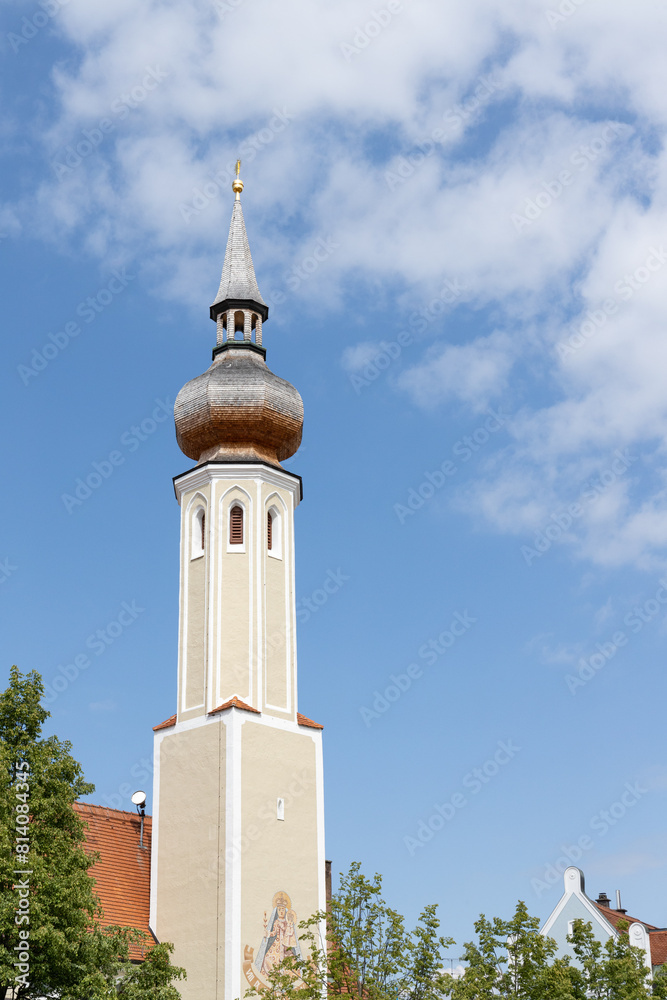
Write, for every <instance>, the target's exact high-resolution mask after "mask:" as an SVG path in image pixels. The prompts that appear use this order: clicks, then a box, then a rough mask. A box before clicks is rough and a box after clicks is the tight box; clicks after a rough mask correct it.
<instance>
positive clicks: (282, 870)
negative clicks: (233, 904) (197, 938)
mask: <svg viewBox="0 0 667 1000" xmlns="http://www.w3.org/2000/svg"><path fill="white" fill-rule="evenodd" d="M242 776H243V777H242V780H243V803H242V815H243V830H244V844H245V850H244V852H243V854H242V857H241V865H242V869H241V879H242V913H241V938H242V940H241V952H242V959H243V958H244V957H245V955H246V948H252V950H253V960H254V959H255V958H256V957H257V955H258V951H259V948H260V945H261V942H262V937H263V934H264V914H265V913H266V916H267V920H268V919H270V917H271V911H272V908H273V898H274V896H275V895H276V893H278V892H285V893H287V895H288V896H289V897H290V900H291V905H292V908H293V910H294V912H295V913H296V918H297V922H298V921H300V920H303V919H305V918H307V917H309V916H311V915H312V914H313V913H314V912H316V910H317V909H318V906H319V900H318V886H319V876H320V874H321V873H320V867H321V868H322V871H323V870H324V858H319V857H318V838H317V832H318V831H317V795H316V747H315V742H314V740H313V739H312V737H311V735H310V734H309V733H308V732H307V731H304V732H298V733H290V732H284V731H282V730H279V729H277V728H273V727H269V726H267V725H263V724H262V723H261V722H254V721H253V720H249V721H247V722H245V723H244V725H243V728H242ZM278 798H283V799H284V800H285V819H284V820H282V821H281V820H278V819H277V818H276V806H277V799H278ZM242 985H243V987H244V988H247V987H248V982H247V978H246V977H245V975H243V976H242Z"/></svg>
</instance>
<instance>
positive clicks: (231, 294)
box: [211, 160, 269, 320]
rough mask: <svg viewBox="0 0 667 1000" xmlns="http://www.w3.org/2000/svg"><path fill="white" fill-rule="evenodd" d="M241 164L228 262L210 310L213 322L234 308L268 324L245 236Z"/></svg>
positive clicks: (225, 264) (230, 229) (238, 165)
mask: <svg viewBox="0 0 667 1000" xmlns="http://www.w3.org/2000/svg"><path fill="white" fill-rule="evenodd" d="M240 167H241V161H240V160H238V161H237V164H236V180H235V181H234V183H233V184H232V190H233V191H234V192H235V195H236V199H235V201H234V208H233V210H232V221H231V223H230V226H229V237H228V239H227V250H226V251H225V262H224V264H223V266H222V277H221V279H220V287H219V288H218V294H217V295H216V297H215V302H214V303H213V305H212V306H211V319H213V320H215V319H216V318H217V316H218V314H219V313H221V312H224V311H225V310H226V309H229V308H230V307H231V308H234V307H235V306H240V307H243V306H246V307H250V308H252V307H253V306H254V307H255V308H256V309H257V311H258V312H259V313H260V314H261V316H262V319H263V320H266V319H267V317H268V315H269V308H268V306H267V304H266V302H265V301H264V299H263V298H262V296H261V294H260V291H259V288H258V286H257V279H256V277H255V268H254V266H253V263H252V255H251V253H250V244H249V243H248V234H247V233H246V228H245V222H244V219H243V209H242V207H241V192H242V191H243V181H241V180H239V172H240Z"/></svg>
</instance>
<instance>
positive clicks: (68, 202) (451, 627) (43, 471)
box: [0, 0, 667, 958]
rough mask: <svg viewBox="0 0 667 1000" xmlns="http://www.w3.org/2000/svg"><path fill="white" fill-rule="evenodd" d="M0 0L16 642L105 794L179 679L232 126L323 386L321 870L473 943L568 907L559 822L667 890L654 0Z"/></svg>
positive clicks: (315, 378)
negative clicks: (192, 435)
mask: <svg viewBox="0 0 667 1000" xmlns="http://www.w3.org/2000/svg"><path fill="white" fill-rule="evenodd" d="M1 17H2V26H1V29H0V30H1V32H2V35H1V42H0V44H1V45H2V50H3V51H2V54H3V59H2V69H1V70H0V72H1V73H2V78H1V79H2V104H3V118H2V140H3V141H2V152H1V154H0V165H1V166H0V169H1V170H2V180H3V185H2V195H1V197H0V234H1V238H0V255H1V257H2V276H3V280H4V296H3V309H4V330H5V337H4V340H3V346H4V352H5V364H4V365H3V368H2V373H1V375H0V379H1V380H2V398H3V403H4V408H5V425H4V426H5V435H4V461H5V468H6V475H5V484H6V486H5V489H4V490H3V492H2V499H1V503H2V524H3V526H4V529H3V540H2V548H1V550H0V560H4V562H2V570H1V572H0V581H1V582H0V600H1V602H2V603H1V605H0V606H1V607H2V621H3V627H2V632H1V642H2V662H3V664H4V666H3V671H4V674H5V676H6V675H7V673H8V670H9V666H10V664H11V663H13V662H16V663H18V665H19V666H20V667H21V669H22V670H24V671H27V670H30V669H37V670H40V671H41V672H42V674H43V675H44V678H45V681H46V682H47V684H49V685H51V687H52V686H53V681H54V679H55V678H56V677H60V678H63V677H64V678H65V680H66V681H67V683H66V685H64V684H63V681H62V680H60V681H59V682H58V685H57V687H60V688H61V690H60V692H56V693H57V696H56V697H54V698H53V699H52V701H51V703H50V705H49V707H50V710H51V712H52V719H51V720H50V725H51V726H52V728H53V731H55V732H57V733H58V734H59V735H60V736H61V737H63V738H68V739H70V740H71V741H72V743H73V746H74V752H75V755H76V756H77V757H78V759H79V760H81V762H82V764H83V766H84V769H85V773H86V775H87V777H88V778H89V779H90V780H91V781H93V782H94V783H95V785H96V792H95V795H94V796H93V800H94V801H96V802H102V803H104V802H106V803H107V804H111V805H116V806H121V807H123V808H127V807H128V805H129V795H130V794H131V792H132V791H134V790H135V789H136V788H137V787H139V786H148V790H149V791H150V773H149V769H150V764H148V766H147V763H146V762H150V760H151V757H152V732H151V727H152V726H153V725H155V724H156V723H158V722H160V721H162V720H163V719H164V718H166V717H167V716H169V715H171V713H172V712H173V711H174V702H175V684H176V631H177V588H178V543H179V540H178V525H179V520H178V508H177V505H176V501H175V499H174V495H173V489H172V485H171V478H172V477H173V476H175V475H177V474H179V473H182V472H184V471H185V470H187V469H188V468H189V467H190V463H189V461H188V459H186V458H185V456H183V455H182V454H181V453H180V452H179V450H178V448H177V445H176V441H175V436H174V430H173V422H172V418H171V416H170V411H171V407H172V406H173V402H174V399H175V397H176V394H177V392H178V390H179V389H180V387H181V386H182V385H183V383H184V382H186V381H187V380H189V379H190V378H192V377H193V376H195V375H196V374H198V373H200V372H201V371H203V370H204V368H205V367H206V366H207V364H208V363H209V358H210V349H211V346H212V344H213V338H214V327H213V324H212V323H211V322H210V320H209V318H208V306H209V304H210V302H211V301H212V296H213V295H214V293H215V290H216V288H217V285H218V280H219V274H220V268H221V264H222V257H223V253H224V247H225V242H226V236H227V229H228V225H229V217H230V213H231V206H232V197H233V196H232V194H231V190H230V184H231V169H230V168H231V165H232V164H233V162H234V160H235V159H236V157H237V155H240V156H241V157H242V159H243V172H242V173H243V179H244V181H245V184H246V188H245V191H244V195H243V203H244V212H245V218H246V224H247V228H248V232H249V237H250V241H251V246H252V250H253V254H254V260H255V268H256V272H257V277H258V281H259V286H260V288H261V290H262V293H263V295H264V297H265V299H266V300H267V302H269V303H270V306H271V318H270V320H269V323H268V324H267V327H266V330H265V344H266V346H267V348H268V362H269V365H270V366H271V367H272V368H273V370H274V371H275V372H276V373H277V374H279V375H281V376H283V377H285V378H288V379H289V380H290V381H291V382H293V383H294V384H295V385H296V386H297V387H298V389H299V390H300V392H301V394H302V396H303V398H304V403H305V412H306V422H305V432H304V440H303V446H302V448H301V449H300V451H299V452H298V454H297V455H296V456H295V457H294V458H293V459H291V460H290V462H289V463H288V466H289V468H290V469H293V470H294V471H296V472H298V473H299V474H300V475H302V476H303V479H304V502H303V504H302V506H301V507H300V508H299V510H298V512H297V571H298V588H297V589H298V595H297V596H298V599H299V602H300V603H299V605H298V608H299V622H300V625H299V666H300V680H299V684H300V710H301V711H303V712H304V713H305V714H306V715H309V716H311V717H312V718H314V719H316V720H318V721H320V722H322V723H323V724H324V725H325V727H326V728H325V750H326V758H325V759H326V803H327V854H328V856H329V857H331V858H332V860H333V863H334V870H336V871H339V870H341V869H345V868H347V866H348V864H349V862H350V861H351V860H355V859H358V860H360V861H362V862H363V864H364V866H365V867H366V868H367V870H369V871H371V872H372V871H379V872H382V873H383V874H384V876H385V888H386V895H387V897H388V899H389V900H390V902H391V903H392V904H393V905H394V906H396V907H397V908H398V909H400V910H403V911H404V912H406V913H407V914H408V916H409V918H410V919H414V918H416V915H417V913H418V912H419V909H420V908H421V907H422V906H424V905H425V904H427V903H429V902H437V903H439V904H440V913H441V917H442V921H443V929H444V931H445V932H446V933H447V934H452V935H453V936H454V937H455V938H456V939H457V941H458V942H459V943H460V942H463V941H464V940H466V939H469V938H470V936H471V933H472V923H473V920H474V919H475V917H476V916H477V914H478V913H480V912H482V911H483V912H485V913H486V914H487V915H493V914H497V915H507V914H509V913H510V912H511V911H512V909H513V906H514V904H515V901H516V900H517V899H518V898H522V899H525V900H526V902H527V904H528V906H529V908H530V909H531V911H532V912H534V913H536V914H537V915H539V916H541V917H544V916H546V915H547V914H548V913H549V912H550V910H551V908H552V907H553V905H554V904H555V902H556V900H557V899H558V897H559V895H560V885H561V884H562V883H561V882H560V877H559V881H558V883H557V884H556V885H555V886H551V885H548V884H547V883H548V882H549V881H550V879H551V878H553V877H555V875H554V874H553V873H554V869H555V868H556V867H558V865H559V864H560V861H559V859H562V858H563V857H565V856H566V855H565V854H564V849H567V851H568V852H569V856H570V860H578V862H579V864H580V866H581V867H582V868H583V869H584V871H585V873H586V876H587V888H588V891H589V892H590V893H591V894H593V895H597V893H598V892H600V891H602V890H604V891H606V892H607V893H608V894H609V895H611V894H612V890H614V889H616V888H620V889H621V890H622V893H623V899H624V902H625V905H626V906H627V908H628V909H629V911H630V912H631V913H632V914H633V915H635V916H638V917H640V918H642V919H644V920H647V921H650V922H653V923H655V924H657V925H663V924H665V923H666V922H667V917H666V916H665V909H664V896H665V892H664V886H665V875H666V874H667V862H665V857H666V856H667V855H666V852H665V846H666V843H665V842H666V834H665V819H666V812H667V808H666V799H665V791H666V789H667V762H666V760H665V750H664V714H665V681H664V649H665V608H666V607H667V605H666V604H665V603H664V601H663V598H665V599H667V586H666V587H663V584H662V583H661V580H662V579H665V580H667V493H666V490H667V481H666V477H665V458H666V455H665V444H666V440H667V394H666V393H665V387H664V376H663V372H664V367H665V366H664V361H665V358H666V354H667V341H666V339H665V333H664V328H665V305H664V303H665V290H666V285H667V266H666V265H667V252H666V250H665V247H664V246H663V242H662V241H663V240H664V239H665V216H666V214H667V207H666V206H667V181H666V177H667V161H666V159H665V152H664V132H665V124H666V116H665V107H664V93H665V84H666V82H667V81H666V80H665V75H666V74H667V69H666V68H665V62H664V45H665V19H666V17H667V15H666V14H665V12H664V6H663V5H661V4H658V3H653V2H650V0H646V2H644V3H643V4H642V5H641V7H635V8H629V7H628V5H626V4H623V3H621V2H620V0H618V2H617V0H607V2H606V3H605V4H604V5H603V4H602V3H601V2H600V0H597V2H596V0H579V2H578V3H577V2H575V0H572V2H570V0H562V2H560V3H555V2H554V3H551V2H537V0H532V2H528V0H514V2H513V3H512V4H510V5H507V4H501V3H499V2H496V0H465V2H464V0H452V2H450V3H448V4H447V5H443V4H440V3H437V2H436V0H411V2H407V0H403V2H402V3H397V2H393V3H392V4H391V5H388V4H385V5H384V6H381V7H380V6H376V7H374V6H373V5H368V6H367V5H365V4H363V3H361V2H360V0H349V2H345V0H344V2H335V3H334V2H328V0H327V2H324V0H321V2H319V3H317V4H314V3H312V0H310V2H309V0H286V2H285V3H282V4H279V5H277V4H272V3H271V2H270V0H240V2H238V0H237V2H235V3H231V2H230V3H226V2H224V0H221V2H220V3H218V4H217V6H216V4H210V3H203V2H201V0H185V2H183V0H182V2H179V3H175V2H167V0H147V2H146V3H143V4H141V5H137V4H136V3H133V2H131V0H116V2H115V3H114V4H111V5H109V4H86V3H84V2H83V0H69V2H67V3H62V2H59V0H44V3H39V2H35V3H33V2H31V0H11V2H7V3H5V4H4V5H3V9H2V14H1ZM110 456H112V457H111V458H110ZM91 474H94V475H95V474H96V475H97V479H95V478H93V482H95V483H97V482H98V480H99V485H97V486H96V487H95V488H94V489H91V490H90V495H89V496H86V495H85V491H84V492H83V493H82V492H81V490H80V496H79V498H77V497H76V494H75V490H76V487H77V482H78V480H85V479H86V478H87V477H88V476H90V475H91ZM72 496H74V497H75V499H80V502H78V503H76V502H73V501H72V500H71V499H70V500H68V499H67V498H68V497H70V498H71V497H72ZM332 577H333V578H335V579H336V580H337V581H338V589H337V590H336V591H335V593H333V594H331V595H330V596H329V597H328V599H327V600H326V601H325V602H322V599H321V594H322V592H323V590H322V588H323V584H324V582H325V581H326V580H327V579H329V580H330V579H332ZM330 589H332V588H331V587H330ZM318 602H319V603H318ZM128 608H129V609H130V610H128ZM107 629H108V631H107ZM98 630H101V632H102V633H103V635H102V636H98V635H96V633H98ZM457 633H458V634H457ZM91 637H92V639H91ZM77 657H78V658H79V659H78V660H77ZM77 663H78V664H79V666H77ZM84 663H85V664H86V665H85V666H83V664H84ZM54 690H55V689H54ZM476 769H477V773H476ZM438 807H439V808H438ZM605 817H606V818H605ZM429 834H430V836H429ZM577 852H578V853H579V856H578V855H577ZM549 866H554V868H550V867H549ZM561 867H562V865H561ZM458 954H459V951H458V950H457V948H454V949H453V951H452V957H454V958H456V957H457V956H458Z"/></svg>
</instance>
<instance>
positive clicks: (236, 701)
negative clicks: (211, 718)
mask: <svg viewBox="0 0 667 1000" xmlns="http://www.w3.org/2000/svg"><path fill="white" fill-rule="evenodd" d="M226 708H242V709H243V711H244V712H255V714H256V715H261V712H260V711H259V709H258V708H253V707H252V705H246V703H245V702H244V701H241V699H240V698H237V697H236V695H234V697H233V698H230V699H229V701H226V702H225V704H224V705H218V707H217V708H214V709H213V710H212V711H211V712H209V713H208V714H209V715H215V713H216V712H224V710H225V709H226Z"/></svg>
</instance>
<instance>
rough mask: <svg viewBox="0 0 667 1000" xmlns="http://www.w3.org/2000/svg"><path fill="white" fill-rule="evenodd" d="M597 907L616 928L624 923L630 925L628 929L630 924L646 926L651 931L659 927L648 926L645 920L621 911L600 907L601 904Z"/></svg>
mask: <svg viewBox="0 0 667 1000" xmlns="http://www.w3.org/2000/svg"><path fill="white" fill-rule="evenodd" d="M595 905H596V906H597V908H598V910H599V911H600V913H601V914H602V916H603V917H606V918H607V920H608V921H609V923H610V924H612V925H613V926H614V927H618V925H619V923H620V922H621V921H623V922H624V923H626V924H627V925H628V927H629V926H630V924H644V927H647V928H648V929H649V930H650V931H655V930H657V927H655V926H654V925H653V924H647V923H646V921H645V920H637V918H636V917H629V916H628V914H627V913H621V912H620V911H619V910H610V909H609V907H607V906H600V904H599V903H596V904H595Z"/></svg>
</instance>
